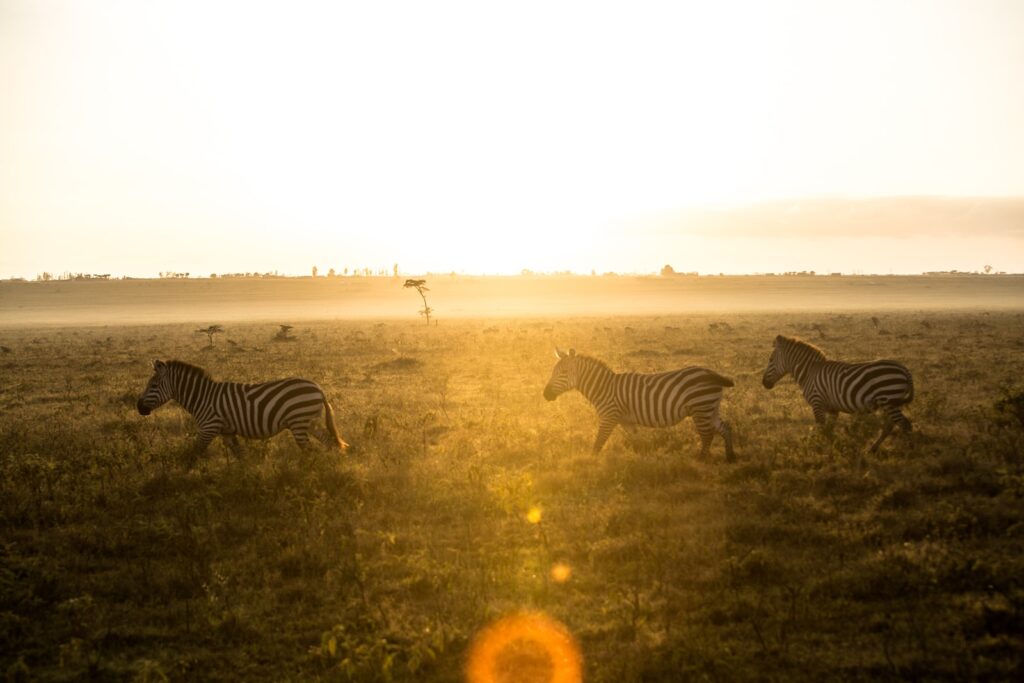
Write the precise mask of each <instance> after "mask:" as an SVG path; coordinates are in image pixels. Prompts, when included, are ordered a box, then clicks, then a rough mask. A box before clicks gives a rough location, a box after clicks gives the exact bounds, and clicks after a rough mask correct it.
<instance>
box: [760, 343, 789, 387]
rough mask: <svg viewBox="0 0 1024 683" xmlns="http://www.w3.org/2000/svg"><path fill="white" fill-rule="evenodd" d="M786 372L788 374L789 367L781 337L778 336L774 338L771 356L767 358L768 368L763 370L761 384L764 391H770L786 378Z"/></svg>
mask: <svg viewBox="0 0 1024 683" xmlns="http://www.w3.org/2000/svg"><path fill="white" fill-rule="evenodd" d="M787 372H789V366H788V365H787V364H786V354H785V351H784V346H783V337H782V335H781V334H780V335H779V336H777V337H775V348H774V349H772V355H771V356H769V358H768V367H767V368H765V371H764V375H763V376H762V377H761V384H763V385H764V388H765V389H771V388H772V387H774V386H775V384H776V382H778V381H779V380H780V379H782V378H783V377H785V376H786V373H787Z"/></svg>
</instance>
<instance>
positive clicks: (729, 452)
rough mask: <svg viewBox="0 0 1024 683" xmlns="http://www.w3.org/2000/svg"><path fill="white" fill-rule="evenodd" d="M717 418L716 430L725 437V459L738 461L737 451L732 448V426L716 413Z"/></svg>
mask: <svg viewBox="0 0 1024 683" xmlns="http://www.w3.org/2000/svg"><path fill="white" fill-rule="evenodd" d="M715 419H716V420H717V423H716V424H715V430H716V431H717V432H718V433H719V434H721V435H722V438H723V439H725V461H726V462H736V452H735V451H733V449H732V427H730V426H729V423H728V422H726V421H725V420H723V419H721V418H719V417H718V415H715Z"/></svg>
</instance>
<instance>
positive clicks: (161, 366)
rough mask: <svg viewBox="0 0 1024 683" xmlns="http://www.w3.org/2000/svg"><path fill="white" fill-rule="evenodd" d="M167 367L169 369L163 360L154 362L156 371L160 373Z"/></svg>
mask: <svg viewBox="0 0 1024 683" xmlns="http://www.w3.org/2000/svg"><path fill="white" fill-rule="evenodd" d="M165 367H167V365H166V363H164V362H163V361H162V360H154V361H153V369H154V370H156V371H158V372H159V371H160V370H163V369H164V368H165Z"/></svg>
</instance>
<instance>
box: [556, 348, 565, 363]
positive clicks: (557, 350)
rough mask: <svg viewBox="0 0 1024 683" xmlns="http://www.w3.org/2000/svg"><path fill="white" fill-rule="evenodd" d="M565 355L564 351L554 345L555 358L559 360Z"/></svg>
mask: <svg viewBox="0 0 1024 683" xmlns="http://www.w3.org/2000/svg"><path fill="white" fill-rule="evenodd" d="M566 355H568V354H566V352H565V351H563V350H562V349H560V348H558V347H557V346H556V347H555V358H558V359H559V360H561V359H562V358H565V357H566Z"/></svg>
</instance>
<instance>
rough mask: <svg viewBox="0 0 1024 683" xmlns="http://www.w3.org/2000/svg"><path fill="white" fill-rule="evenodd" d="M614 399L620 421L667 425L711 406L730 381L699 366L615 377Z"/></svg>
mask: <svg viewBox="0 0 1024 683" xmlns="http://www.w3.org/2000/svg"><path fill="white" fill-rule="evenodd" d="M617 379H618V387H617V390H616V399H617V401H618V403H619V406H620V410H621V411H622V418H623V420H624V421H628V422H632V423H633V424H638V425H642V426H645V427H668V426H671V425H674V424H676V423H677V422H679V421H680V420H682V419H683V418H685V417H686V416H687V415H692V414H694V413H698V412H701V411H703V410H709V409H712V408H713V407H714V406H715V405H716V404H717V403H718V402H719V401H720V400H721V398H722V389H723V387H727V386H732V381H731V380H729V379H727V378H725V377H722V376H721V375H719V374H718V373H716V372H714V371H712V370H708V369H707V368H700V367H687V368H680V369H678V370H671V371H668V372H659V373H652V374H642V373H635V372H627V373H622V374H620V375H618V376H617Z"/></svg>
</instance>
